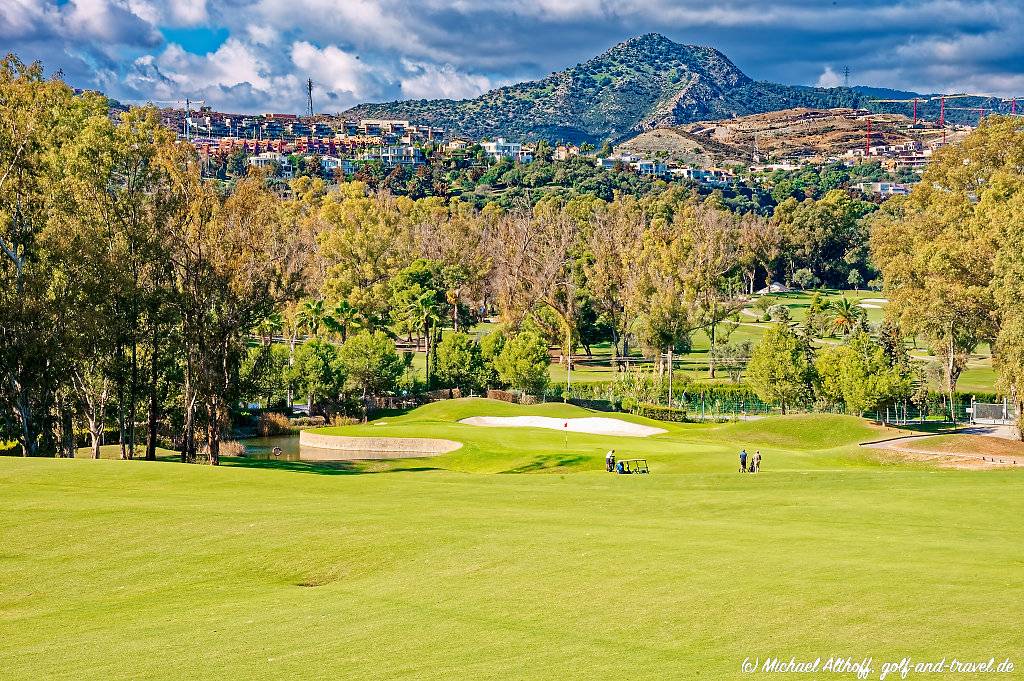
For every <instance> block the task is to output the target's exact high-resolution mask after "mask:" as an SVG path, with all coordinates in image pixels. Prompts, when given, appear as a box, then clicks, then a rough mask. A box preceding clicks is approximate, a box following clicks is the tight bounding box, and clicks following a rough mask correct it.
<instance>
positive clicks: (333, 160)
mask: <svg viewBox="0 0 1024 681" xmlns="http://www.w3.org/2000/svg"><path fill="white" fill-rule="evenodd" d="M320 167H321V168H322V169H323V171H324V175H327V176H331V175H334V174H335V173H336V172H340V173H341V174H343V175H351V174H352V173H354V172H355V171H356V168H355V164H353V163H352V161H351V160H350V159H347V158H338V157H337V156H321V157H320Z"/></svg>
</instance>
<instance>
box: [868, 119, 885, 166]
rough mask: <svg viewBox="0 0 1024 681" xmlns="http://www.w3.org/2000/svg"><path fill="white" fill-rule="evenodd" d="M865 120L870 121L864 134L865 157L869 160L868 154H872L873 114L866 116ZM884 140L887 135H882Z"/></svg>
mask: <svg viewBox="0 0 1024 681" xmlns="http://www.w3.org/2000/svg"><path fill="white" fill-rule="evenodd" d="M865 120H867V122H868V129H867V134H866V135H865V136H864V159H865V160H867V158H868V156H870V155H871V122H872V119H871V116H866V117H865ZM882 139H883V141H884V140H885V137H884V136H883V137H882Z"/></svg>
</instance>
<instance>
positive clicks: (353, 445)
mask: <svg viewBox="0 0 1024 681" xmlns="http://www.w3.org/2000/svg"><path fill="white" fill-rule="evenodd" d="M299 444H300V445H301V446H302V447H303V448H312V449H313V450H316V451H318V453H319V452H322V453H323V455H324V456H323V457H322V458H324V459H325V460H326V459H329V460H349V459H351V460H361V459H417V458H420V457H426V456H440V455H441V454H447V453H448V452H454V451H455V450H456V449H459V448H461V447H462V443H461V442H456V441H454V440H444V439H439V438H425V437H352V436H348V435H325V434H322V433H314V432H311V431H306V430H304V431H302V432H301V433H299ZM302 458H304V459H310V458H314V457H311V456H309V455H308V454H307V452H306V451H305V450H304V452H303V457H302Z"/></svg>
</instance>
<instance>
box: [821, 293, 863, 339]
mask: <svg viewBox="0 0 1024 681" xmlns="http://www.w3.org/2000/svg"><path fill="white" fill-rule="evenodd" d="M829 309H830V311H831V313H832V314H831V317H830V320H831V323H832V330H833V332H835V333H838V334H840V335H841V336H849V335H850V334H851V333H853V332H854V331H855V330H856V329H857V328H858V327H859V326H860V324H861V319H862V318H863V316H864V310H862V309H861V308H860V307H858V306H857V303H855V302H853V301H852V300H850V299H849V298H840V299H839V300H837V301H834V302H833V303H832V304H831V305H830V306H829Z"/></svg>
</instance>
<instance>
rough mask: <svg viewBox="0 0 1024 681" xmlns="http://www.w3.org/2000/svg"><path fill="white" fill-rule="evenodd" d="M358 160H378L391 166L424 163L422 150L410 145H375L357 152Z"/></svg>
mask: <svg viewBox="0 0 1024 681" xmlns="http://www.w3.org/2000/svg"><path fill="white" fill-rule="evenodd" d="M359 160H360V161H380V162H381V163H382V164H384V165H385V166H387V167H389V168H392V167H394V166H397V165H409V166H418V165H423V164H424V163H426V159H425V158H424V157H423V151H422V150H421V149H420V148H419V147H414V146H411V145H398V146H394V145H392V146H386V147H377V148H375V149H369V150H367V151H364V152H363V153H361V154H359Z"/></svg>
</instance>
